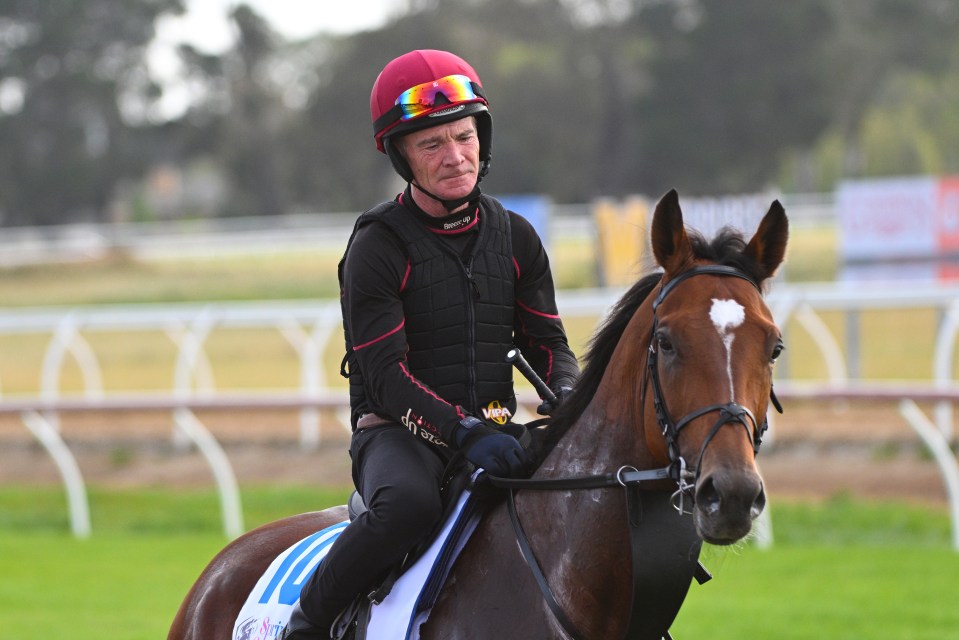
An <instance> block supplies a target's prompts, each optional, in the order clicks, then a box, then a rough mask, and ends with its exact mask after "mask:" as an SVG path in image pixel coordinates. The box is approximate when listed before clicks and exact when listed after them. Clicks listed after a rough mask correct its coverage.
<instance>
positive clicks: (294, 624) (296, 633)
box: [280, 600, 331, 640]
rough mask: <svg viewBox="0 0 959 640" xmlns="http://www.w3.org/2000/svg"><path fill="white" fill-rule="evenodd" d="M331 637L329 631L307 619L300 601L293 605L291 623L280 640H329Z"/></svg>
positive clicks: (287, 625)
mask: <svg viewBox="0 0 959 640" xmlns="http://www.w3.org/2000/svg"><path fill="white" fill-rule="evenodd" d="M330 637H331V635H330V630H329V629H325V630H324V629H322V628H320V627H318V626H317V625H315V624H314V623H313V621H312V620H310V619H309V618H307V617H306V614H305V613H303V609H301V608H300V601H299V600H297V602H296V604H295V605H293V611H292V612H291V613H290V621H289V622H288V623H287V624H286V627H285V628H284V629H283V633H282V634H280V640H329V638H330Z"/></svg>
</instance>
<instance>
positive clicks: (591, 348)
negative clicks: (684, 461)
mask: <svg viewBox="0 0 959 640" xmlns="http://www.w3.org/2000/svg"><path fill="white" fill-rule="evenodd" d="M686 234H687V236H688V237H689V241H690V244H691V245H692V249H693V253H694V255H695V256H696V258H698V259H701V260H707V261H710V262H713V263H715V264H721V265H726V266H731V267H736V268H737V269H739V270H740V271H742V272H743V273H745V274H746V275H747V276H749V278H750V279H751V280H752V281H753V282H754V283H755V284H756V286H761V285H762V281H763V280H764V279H765V277H766V275H767V274H766V273H765V272H764V271H763V268H762V267H761V266H760V265H759V264H757V263H756V261H754V260H753V259H752V258H750V257H749V256H746V255H745V254H744V253H743V250H744V249H745V248H746V241H745V240H744V239H743V236H742V233H740V232H739V231H738V230H736V229H733V228H731V227H724V228H723V229H721V230H720V231H719V233H718V234H717V235H716V236H715V237H714V238H713V239H712V240H707V239H706V238H704V237H703V235H702V234H701V233H699V232H698V231H694V230H691V229H688V228H687V229H686ZM662 278H663V272H662V271H656V272H653V273H649V274H646V275H645V276H643V277H641V278H640V279H639V281H637V282H636V283H635V284H634V285H633V286H632V287H630V289H629V290H628V291H627V292H626V293H625V294H624V295H623V297H622V298H620V299H619V301H618V302H617V303H616V304H615V306H613V308H612V309H611V310H610V312H609V314H607V316H606V318H605V320H603V323H602V324H601V325H600V327H599V329H598V330H597V331H596V333H594V334H593V336H592V338H590V340H589V342H588V343H587V347H586V354H585V356H584V357H583V362H584V363H585V364H584V367H583V371H582V374H581V375H580V377H579V380H578V381H577V383H576V385H575V386H574V388H573V391H572V393H571V394H570V395H569V397H567V398H566V400H565V401H564V402H563V404H562V405H561V406H560V407H559V409H558V410H557V411H556V413H555V414H554V415H553V416H552V419H551V420H550V423H549V426H548V427H547V428H546V429H545V430H544V433H543V434H542V436H541V437H539V438H537V439H536V440H537V441H536V442H535V443H534V450H533V453H534V456H535V457H536V459H537V462H538V463H541V462H542V461H543V460H544V459H545V458H546V456H547V455H549V452H550V451H552V449H553V447H555V446H556V444H557V443H558V442H559V441H560V439H561V438H562V437H563V436H564V435H565V434H566V432H567V431H569V429H570V427H572V426H573V424H575V423H576V421H577V420H578V419H579V417H580V416H581V415H582V414H583V412H584V411H585V410H586V407H587V406H589V403H590V402H591V401H592V399H593V396H594V395H595V394H596V390H597V389H598V388H599V383H600V381H601V380H602V378H603V374H604V373H605V372H606V368H607V366H608V365H609V361H610V359H611V358H612V357H613V352H614V351H615V350H616V346H617V345H618V344H619V338H620V336H622V334H623V331H625V330H626V325H627V324H628V323H629V321H630V319H631V318H632V317H633V315H635V313H636V310H637V309H638V308H639V306H640V305H641V304H642V303H643V301H644V300H646V298H647V297H649V294H650V293H651V292H652V291H653V289H655V288H656V285H657V284H659V281H660V280H662Z"/></svg>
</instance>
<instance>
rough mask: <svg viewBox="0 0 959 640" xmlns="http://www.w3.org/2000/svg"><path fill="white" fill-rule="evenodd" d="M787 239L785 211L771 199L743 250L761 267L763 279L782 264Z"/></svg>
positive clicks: (787, 222)
mask: <svg viewBox="0 0 959 640" xmlns="http://www.w3.org/2000/svg"><path fill="white" fill-rule="evenodd" d="M788 240H789V220H788V218H786V211H785V210H784V209H783V206H782V205H781V204H779V200H773V203H772V204H771V205H770V206H769V211H767V212H766V215H765V216H763V219H762V222H760V223H759V229H757V230H756V235H754V236H753V237H752V239H751V240H750V241H749V244H748V245H746V250H745V252H744V253H745V254H746V255H747V256H749V257H750V258H752V259H753V260H755V261H756V263H757V264H758V265H759V266H761V267H762V268H763V280H765V279H766V278H769V277H771V276H772V275H773V274H774V273H776V269H778V268H779V265H780V264H782V261H783V258H784V257H785V255H786V243H787V241H788Z"/></svg>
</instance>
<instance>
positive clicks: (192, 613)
mask: <svg viewBox="0 0 959 640" xmlns="http://www.w3.org/2000/svg"><path fill="white" fill-rule="evenodd" d="M347 517H348V515H347V513H346V507H333V508H332V509H327V510H325V511H318V512H313V513H304V514H300V515H297V516H293V517H291V518H285V519H283V520H277V521H276V522H271V523H269V524H266V525H263V526H262V527H259V528H257V529H254V530H253V531H250V532H248V533H245V534H244V535H242V536H240V537H239V538H237V539H236V540H234V541H233V542H231V543H230V544H229V545H227V546H226V547H225V548H224V549H223V550H222V551H220V553H218V554H217V555H216V556H215V557H214V558H213V559H212V560H211V561H210V563H209V564H208V565H207V566H206V568H205V569H204V570H203V573H201V574H200V577H199V578H198V579H197V581H196V583H195V584H194V585H193V587H192V588H191V589H190V592H189V593H188V594H187V596H186V598H185V599H184V600H183V604H181V605H180V609H179V611H177V614H176V617H175V618H174V619H173V624H172V625H171V626H170V632H169V634H168V635H167V640H231V637H232V635H233V626H234V624H235V623H236V617H237V616H238V615H239V613H240V609H242V608H243V603H244V601H245V600H246V597H247V595H249V593H250V591H251V590H252V589H253V587H254V586H255V585H256V582H257V580H259V579H260V576H261V575H263V572H264V571H266V568H267V567H268V566H270V563H271V562H273V560H274V559H275V558H276V557H277V556H278V555H279V554H280V553H282V552H283V551H284V550H286V549H287V548H289V547H290V546H291V545H293V544H294V543H296V542H297V541H299V540H302V539H303V538H305V537H306V536H308V535H310V534H312V533H314V532H316V531H319V530H321V529H324V528H326V527H328V526H330V525H332V524H335V523H337V522H342V521H343V520H345V519H347Z"/></svg>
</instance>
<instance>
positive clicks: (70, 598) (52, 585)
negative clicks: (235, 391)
mask: <svg viewBox="0 0 959 640" xmlns="http://www.w3.org/2000/svg"><path fill="white" fill-rule="evenodd" d="M344 497H345V492H344V491H343V490H340V489H336V490H332V491H323V490H320V489H317V490H313V489H309V488H282V487H253V488H245V489H244V491H243V504H244V510H245V515H246V520H247V524H248V526H250V527H253V526H256V525H259V524H261V523H263V522H266V521H268V520H272V519H275V518H279V517H282V516H285V515H289V514H291V513H296V512H299V511H305V510H309V509H314V508H322V507H324V506H328V505H329V504H334V503H337V502H340V501H342V499H343V498H344ZM92 498H93V499H92V501H91V506H92V510H93V517H94V534H93V536H92V537H91V538H90V539H89V540H85V541H79V540H74V539H73V538H71V537H70V536H69V535H68V534H67V533H66V529H67V527H66V516H65V514H64V511H65V509H64V504H63V496H62V492H61V491H59V490H58V489H56V488H44V489H34V488H23V487H0V559H2V561H0V620H2V626H3V629H4V633H5V636H6V637H11V638H16V637H36V638H50V639H59V638H69V639H70V640H102V639H103V638H111V639H114V638H116V639H121V638H122V639H129V640H141V639H142V640H146V639H148V638H149V639H153V638H162V637H165V634H166V630H167V628H168V626H169V624H170V622H171V620H172V618H173V616H174V614H175V612H176V609H177V608H178V606H179V603H180V601H181V600H182V598H183V596H184V595H185V594H186V591H187V590H188V588H189V586H190V585H191V584H192V583H193V581H194V580H195V578H196V577H197V575H198V574H199V573H200V571H201V570H202V568H203V567H204V566H205V565H206V563H207V562H208V561H209V559H210V558H211V557H212V556H213V555H214V554H215V553H216V552H217V551H218V550H219V549H220V548H221V547H222V546H223V545H224V544H225V540H224V538H223V536H222V535H221V534H220V533H219V531H220V528H219V527H220V522H219V511H218V508H217V500H216V496H215V494H214V493H213V492H212V491H210V490H202V491H190V492H183V491H179V492H174V491H169V490H159V489H157V490H150V491H142V490H127V491H115V490H111V491H105V490H102V489H96V488H94V489H93V490H92ZM773 526H774V530H775V535H776V545H775V546H774V547H773V549H771V550H769V551H759V550H757V549H755V548H752V547H751V546H748V545H747V546H741V547H738V548H733V549H725V548H707V549H706V550H705V552H704V562H705V564H706V566H707V567H708V568H709V569H710V570H711V571H712V572H713V574H714V575H715V578H714V580H713V581H712V582H710V583H708V584H706V585H703V586H699V585H693V587H692V589H691V590H690V596H689V598H688V599H687V602H686V605H685V607H684V608H683V610H682V612H681V613H680V617H679V619H678V620H677V623H676V624H675V625H674V628H673V631H674V632H675V633H674V636H675V637H676V638H677V640H692V639H695V638H709V639H710V640H724V639H727V638H728V639H732V638H736V639H737V640H738V639H742V638H768V639H775V640H806V639H809V640H812V639H817V640H818V639H820V638H830V640H846V639H848V640H873V639H875V640H899V639H902V640H907V639H908V640H933V639H935V640H959V608H957V607H956V606H955V594H956V593H959V554H957V553H955V552H953V551H951V550H950V549H949V547H948V541H949V522H948V516H947V514H946V513H945V512H944V510H941V509H932V508H928V507H918V506H911V505H903V504H873V503H862V502H858V501H854V500H851V499H849V498H844V497H837V498H835V499H832V500H829V501H827V502H824V503H819V504H810V503H777V502H773Z"/></svg>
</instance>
